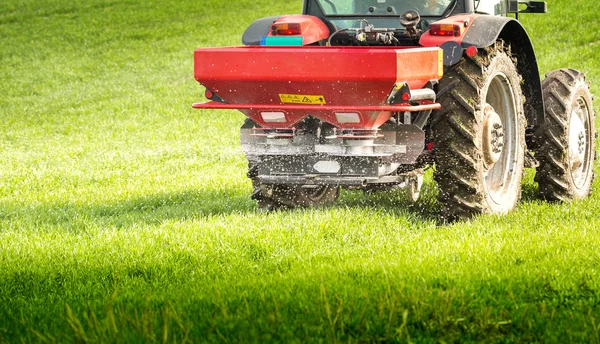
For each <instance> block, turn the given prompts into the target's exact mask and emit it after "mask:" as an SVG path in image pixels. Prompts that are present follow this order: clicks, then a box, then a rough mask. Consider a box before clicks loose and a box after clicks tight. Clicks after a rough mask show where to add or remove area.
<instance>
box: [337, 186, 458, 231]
mask: <svg viewBox="0 0 600 344" xmlns="http://www.w3.org/2000/svg"><path fill="white" fill-rule="evenodd" d="M437 194H438V188H437V184H436V183H435V182H433V181H432V180H427V179H426V181H425V182H424V183H423V187H422V189H421V195H420V197H419V199H418V200H417V201H416V202H412V201H410V200H409V197H408V195H407V193H406V191H405V190H402V189H391V190H388V191H378V192H363V191H360V190H352V191H347V190H345V191H344V192H343V193H342V197H340V199H339V200H338V202H336V204H335V205H334V206H341V207H347V208H359V209H373V210H375V211H381V210H383V211H385V213H386V214H390V215H393V216H397V217H403V218H405V219H407V220H409V221H410V222H411V223H415V224H419V223H432V222H433V223H434V224H435V225H436V226H443V225H447V224H448V222H447V221H446V220H445V219H444V214H443V211H442V207H441V204H440V203H439V202H438V201H437V199H436V198H437Z"/></svg>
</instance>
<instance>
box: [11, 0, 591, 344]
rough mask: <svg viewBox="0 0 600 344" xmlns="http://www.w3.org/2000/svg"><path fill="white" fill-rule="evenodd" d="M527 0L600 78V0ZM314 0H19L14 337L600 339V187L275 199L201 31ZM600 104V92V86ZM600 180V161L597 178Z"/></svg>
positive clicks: (220, 30) (237, 30) (14, 6)
mask: <svg viewBox="0 0 600 344" xmlns="http://www.w3.org/2000/svg"><path fill="white" fill-rule="evenodd" d="M549 6H550V13H549V14H547V15H527V16H526V15H523V16H522V17H523V18H522V19H523V22H524V24H525V26H526V27H527V29H528V30H529V31H530V34H531V35H532V38H533V41H534V44H535V48H536V50H537V52H538V55H539V56H538V58H539V63H540V68H541V70H542V71H549V70H552V69H555V68H560V67H567V66H568V67H571V68H576V69H580V70H583V71H585V72H586V73H587V75H588V78H589V79H590V80H591V81H592V83H593V89H592V91H593V92H594V93H596V94H599V93H600V88H599V86H598V85H600V54H599V52H600V21H598V13H600V3H599V2H596V1H584V0H573V1H567V0H550V1H549ZM300 10H301V1H299V0H297V1H276V0H252V1H251V0H240V1H231V2H226V1H219V0H202V1H183V0H168V1H167V0H165V1H162V2H152V1H134V0H125V1H116V0H90V1H86V2H82V3H76V2H73V1H67V0H35V1H34V0H7V1H3V2H0V42H1V45H0V123H1V124H0V342H142V341H144V342H183V341H192V342H200V341H207V342H327V343H331V342H338V341H339V342H357V341H361V342H376V341H383V342H411V341H412V342H557V343H566V342H596V343H598V342H600V268H599V267H600V249H599V248H600V233H599V230H598V228H599V227H600V215H599V214H600V193H599V192H595V193H594V194H593V195H592V197H590V198H589V199H587V200H585V201H581V202H576V203H573V204H562V205H557V204H547V203H544V202H540V201H538V200H536V198H535V191H536V188H537V186H536V185H535V184H534V182H533V174H532V173H528V174H527V176H526V180H525V182H524V186H523V188H524V191H523V192H524V195H523V200H522V201H521V204H520V205H519V207H518V209H517V210H516V211H515V212H513V213H511V214H509V215H506V216H502V217H497V216H486V217H480V218H476V219H474V220H472V221H470V222H467V223H455V224H444V223H440V222H438V221H437V218H438V217H439V215H440V214H439V206H438V204H437V203H436V201H435V195H436V192H437V191H436V186H435V184H434V183H433V182H432V181H431V178H430V176H429V178H428V179H427V181H426V185H425V189H424V192H423V193H424V194H423V198H422V199H421V200H420V201H419V202H418V203H417V204H416V205H410V204H408V202H407V201H405V200H404V198H403V197H402V195H401V193H399V192H392V193H383V194H376V195H370V196H363V195H362V194H361V193H358V192H344V193H343V194H342V197H341V199H340V201H339V202H338V203H337V204H335V205H334V206H331V207H326V208H319V209H307V210H293V211H284V212H275V213H267V214H265V213H260V212H258V211H257V208H256V205H255V204H254V202H253V201H251V200H250V199H249V194H250V192H251V185H250V182H249V180H247V179H246V178H245V172H246V171H245V169H246V163H245V158H244V157H243V154H242V152H241V149H240V147H239V143H238V140H239V133H238V128H239V126H240V124H241V123H242V121H243V116H242V115H241V114H239V113H236V112H235V111H224V112H216V111H215V112H210V111H204V112H200V111H194V110H192V109H191V108H190V105H191V103H193V102H195V101H200V100H202V96H201V94H202V89H201V88H200V87H198V86H197V84H196V82H195V81H194V80H193V65H192V64H193V61H192V52H193V50H194V49H195V48H197V47H201V46H225V45H237V44H239V43H240V37H241V34H242V33H243V30H244V29H245V27H247V25H249V24H250V23H251V22H252V20H253V19H255V18H259V17H264V16H269V15H277V14H285V13H298V12H300ZM595 105H596V107H597V108H598V106H600V103H599V102H598V101H596V103H595ZM595 186H596V188H598V183H595Z"/></svg>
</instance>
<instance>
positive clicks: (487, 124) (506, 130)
mask: <svg viewBox="0 0 600 344" xmlns="http://www.w3.org/2000/svg"><path fill="white" fill-rule="evenodd" d="M520 83H521V76H520V75H519V73H518V72H517V68H516V66H515V61H514V60H513V59H512V58H511V55H510V48H507V47H505V46H503V45H502V44H501V43H500V42H498V43H497V44H495V45H494V46H492V47H489V48H486V49H480V51H479V53H478V54H477V55H476V56H475V57H473V58H469V57H466V56H465V57H463V59H462V60H461V61H460V62H459V63H458V64H457V65H455V66H453V67H452V68H451V69H450V70H448V71H446V74H445V75H444V78H442V79H441V80H440V92H439V96H440V103H441V105H442V108H441V110H439V111H438V113H437V114H436V115H434V116H435V117H434V118H433V119H432V123H431V125H432V129H433V133H434V141H435V146H434V153H435V159H436V171H435V173H434V179H435V181H436V182H437V184H438V187H439V189H440V192H439V195H438V200H439V201H440V202H441V203H442V204H443V208H444V209H443V211H444V216H445V217H447V218H448V219H450V220H455V219H467V218H470V217H472V216H473V215H476V214H481V213H506V212H509V211H511V210H512V209H514V208H515V206H516V204H517V201H518V200H519V198H520V196H521V180H522V178H523V163H524V155H525V154H524V152H525V116H524V113H523V100H524V99H523V93H522V91H521V85H520Z"/></svg>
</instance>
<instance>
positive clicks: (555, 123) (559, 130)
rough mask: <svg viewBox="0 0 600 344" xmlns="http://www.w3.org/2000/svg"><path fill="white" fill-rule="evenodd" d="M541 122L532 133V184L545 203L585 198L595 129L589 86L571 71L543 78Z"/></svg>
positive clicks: (591, 171)
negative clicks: (534, 164)
mask: <svg viewBox="0 0 600 344" xmlns="http://www.w3.org/2000/svg"><path fill="white" fill-rule="evenodd" d="M542 91H543V95H544V107H545V108H544V111H545V115H546V116H545V117H546V119H545V122H544V124H543V125H542V126H541V127H540V129H539V130H537V132H536V142H539V145H538V147H537V148H536V149H535V158H536V159H537V160H538V161H539V163H540V165H539V167H538V168H537V171H536V175H535V181H536V182H537V183H538V185H539V189H538V192H539V195H540V196H541V198H543V199H546V200H549V201H561V202H562V201H571V200H577V199H583V198H586V197H587V196H588V195H589V194H590V192H591V191H592V181H593V179H594V160H595V158H596V126H595V114H594V110H593V108H592V95H591V93H590V85H589V83H588V82H586V80H585V75H584V74H583V73H580V72H578V71H576V70H573V69H559V70H555V71H552V72H550V73H548V74H546V78H545V79H544V81H543V82H542Z"/></svg>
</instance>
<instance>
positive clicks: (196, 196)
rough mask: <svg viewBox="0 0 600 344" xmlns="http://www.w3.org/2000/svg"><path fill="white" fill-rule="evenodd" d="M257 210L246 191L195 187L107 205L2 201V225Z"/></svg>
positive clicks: (114, 223) (117, 221) (112, 222)
mask: <svg viewBox="0 0 600 344" xmlns="http://www.w3.org/2000/svg"><path fill="white" fill-rule="evenodd" d="M256 211H257V210H256V206H255V205H254V202H253V201H252V200H251V199H250V197H249V195H248V194H247V193H246V190H234V189H219V190H208V191H207V190H194V191H184V192H180V193H161V194H155V195H147V196H142V197H138V198H133V199H126V200H122V201H119V202H113V203H106V204H76V203H65V204H42V205H23V204H0V224H3V225H1V227H3V228H11V227H12V228H15V227H22V228H23V229H27V230H31V229H32V228H35V229H36V230H44V229H45V228H56V227H62V228H65V229H67V230H71V231H75V232H77V231H86V229H87V228H88V227H89V226H101V227H109V228H110V227H113V228H129V227H133V226H136V225H140V224H149V225H156V224H160V223H162V222H165V221H184V220H193V219H198V218H202V217H206V216H214V215H227V214H231V213H249V212H256Z"/></svg>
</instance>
